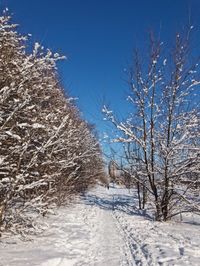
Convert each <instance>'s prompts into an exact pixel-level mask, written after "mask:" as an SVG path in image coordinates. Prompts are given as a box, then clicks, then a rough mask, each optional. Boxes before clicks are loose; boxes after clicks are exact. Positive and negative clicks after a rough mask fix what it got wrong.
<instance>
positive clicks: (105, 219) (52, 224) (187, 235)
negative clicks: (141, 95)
mask: <svg viewBox="0 0 200 266" xmlns="http://www.w3.org/2000/svg"><path fill="white" fill-rule="evenodd" d="M190 218H191V217H190ZM44 219H45V222H46V223H47V229H46V230H45V231H44V232H43V233H42V234H41V235H39V236H35V237H34V238H33V240H32V241H28V242H23V241H20V239H19V237H16V236H14V237H11V238H10V237H9V238H7V237H4V238H2V239H1V242H0V266H26V265H27V266H35V265H40V266H86V265H88V266H132V265H138V266H143V265H144V266H148V265H152V266H153V265H163V266H168V265H194V266H195V265H199V261H200V249H199V247H200V237H199V234H200V233H199V230H200V223H199V222H200V221H198V220H197V221H196V223H195V224H191V221H190V220H191V219H190V220H188V222H187V223H182V224H181V223H174V224H172V223H163V224H162V223H156V222H153V221H151V220H150V219H148V218H144V217H143V216H141V215H140V214H139V212H138V211H137V209H136V208H135V199H134V196H133V194H132V193H129V191H127V190H125V189H122V188H110V189H109V190H107V189H105V188H104V187H101V186H98V187H97V188H96V189H94V190H93V191H92V192H90V193H88V194H87V195H85V196H84V197H82V198H80V199H78V200H77V201H76V203H75V204H73V205H71V206H69V207H62V208H60V209H59V210H58V212H57V215H52V216H50V217H47V218H44ZM193 219H194V217H193Z"/></svg>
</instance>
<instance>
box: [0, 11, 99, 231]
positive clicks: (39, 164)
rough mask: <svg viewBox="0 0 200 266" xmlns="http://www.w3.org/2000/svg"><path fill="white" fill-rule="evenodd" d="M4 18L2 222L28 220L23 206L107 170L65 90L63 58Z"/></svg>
mask: <svg viewBox="0 0 200 266" xmlns="http://www.w3.org/2000/svg"><path fill="white" fill-rule="evenodd" d="M16 28H17V25H15V24H12V23H11V22H10V17H9V16H7V15H6V14H4V15H3V16H2V17H0V225H1V229H2V230H3V228H5V226H10V225H12V223H13V221H15V223H17V224H21V223H22V224H23V223H27V220H28V218H27V217H26V218H24V212H27V211H32V210H33V209H34V210H38V211H39V212H43V213H44V212H45V211H46V208H48V206H49V205H50V203H53V202H54V203H57V204H61V203H62V202H63V201H64V200H65V198H66V197H67V196H68V195H70V194H72V193H76V192H80V191H84V190H86V189H87V188H88V187H90V186H91V185H92V184H94V183H95V182H96V180H97V179H98V178H99V177H100V176H101V175H102V173H103V163H102V159H101V151H100V147H99V144H98V141H97V139H96V137H95V135H94V133H93V130H92V129H91V126H89V125H88V124H87V123H86V122H85V121H84V120H82V119H81V118H80V114H79V112H78V110H77V108H76V107H75V106H74V105H73V104H72V103H71V101H70V99H69V98H67V97H65V96H64V93H63V90H62V88H61V86H60V83H59V80H58V77H57V71H56V62H57V60H60V59H62V57H61V56H59V54H57V53H56V54H53V53H52V52H51V51H50V50H47V51H44V49H43V47H41V46H40V45H39V44H38V43H36V44H35V45H34V48H33V50H32V52H28V51H30V50H31V48H30V45H29V42H28V40H27V37H24V36H21V35H20V34H19V33H18V32H17V31H16Z"/></svg>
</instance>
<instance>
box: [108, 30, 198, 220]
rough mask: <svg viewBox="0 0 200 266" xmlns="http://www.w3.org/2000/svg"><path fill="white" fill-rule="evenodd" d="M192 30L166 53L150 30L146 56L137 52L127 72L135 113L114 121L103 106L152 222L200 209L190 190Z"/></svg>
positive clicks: (194, 81) (194, 107)
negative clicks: (152, 212)
mask: <svg viewBox="0 0 200 266" xmlns="http://www.w3.org/2000/svg"><path fill="white" fill-rule="evenodd" d="M191 30H192V27H190V28H189V30H188V31H187V34H186V35H184V36H183V35H180V34H177V35H176V40H175V46H174V48H173V49H172V50H171V51H170V53H169V55H168V56H166V55H165V51H164V48H163V43H162V42H160V41H157V40H156V39H155V38H154V36H153V34H150V51H149V57H148V58H147V59H146V61H145V60H144V59H145V58H146V57H145V55H142V56H141V55H140V53H139V51H135V55H134V60H133V65H132V67H131V68H130V69H129V70H128V71H127V73H128V85H129V87H130V95H128V100H129V101H130V103H131V104H132V105H133V113H132V114H131V115H130V117H128V119H127V120H126V121H122V122H120V121H118V120H117V119H116V117H115V115H114V114H113V112H112V111H110V110H108V108H107V107H106V106H104V108H103V112H104V113H105V115H106V118H107V120H109V121H110V122H112V124H113V125H114V126H115V127H116V128H117V129H118V132H120V133H121V137H118V138H114V141H116V142H122V143H124V144H126V145H129V146H130V145H131V147H132V149H131V150H130V147H129V152H128V153H127V151H126V153H125V156H126V158H127V159H128V161H129V163H130V165H131V169H134V171H133V172H132V178H133V179H134V180H136V182H138V184H140V185H141V186H144V187H145V190H146V191H147V192H148V198H150V199H151V200H152V198H153V202H154V206H155V219H156V220H164V221H166V220H168V219H170V218H171V217H173V216H174V215H176V214H178V213H180V212H187V211H199V210H200V209H199V207H198V202H197V197H196V198H195V195H194V193H193V189H194V185H195V184H196V182H197V180H198V179H199V165H200V146H199V137H200V132H199V122H200V113H199V102H198V99H197V98H198V97H199V85H200V77H199V75H200V71H199V64H198V63H199V60H198V59H197V60H195V61H194V62H192V60H191V58H192V57H191V53H190V49H189V48H190V46H189V36H190V31H191ZM195 99H197V101H196V100H195Z"/></svg>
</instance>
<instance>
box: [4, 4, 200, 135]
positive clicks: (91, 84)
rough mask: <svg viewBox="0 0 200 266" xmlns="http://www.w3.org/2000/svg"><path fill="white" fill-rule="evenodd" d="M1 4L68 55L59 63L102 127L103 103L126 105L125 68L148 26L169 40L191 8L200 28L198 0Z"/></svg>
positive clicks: (29, 29) (91, 118) (72, 91)
mask: <svg viewBox="0 0 200 266" xmlns="http://www.w3.org/2000/svg"><path fill="white" fill-rule="evenodd" d="M0 5H1V8H3V7H8V8H9V10H10V12H12V13H13V18H14V21H15V22H17V23H19V24H20V31H21V32H23V33H31V34H32V35H33V37H32V40H33V41H38V42H40V43H42V44H43V45H45V46H46V47H49V48H50V49H52V50H53V51H58V52H60V53H61V54H64V55H66V56H67V57H68V60H67V61H66V62H63V63H62V64H61V65H60V67H59V69H60V75H61V79H62V82H63V84H64V86H65V88H66V89H67V90H68V91H69V92H70V95H71V96H74V97H78V98H79V100H78V106H79V107H80V109H81V111H82V113H83V116H84V117H85V118H86V119H87V120H89V121H90V122H92V123H95V124H96V125H97V129H98V130H100V131H102V130H104V122H103V120H102V115H101V108H102V105H103V103H104V102H106V103H108V104H110V105H111V106H112V107H113V109H115V110H118V112H119V114H123V111H124V110H126V105H125V104H126V102H125V104H124V99H125V98H126V91H127V90H128V89H127V87H126V84H125V81H124V74H123V69H124V68H125V67H126V66H127V64H128V62H130V59H131V55H132V51H133V49H134V48H135V47H138V46H139V47H140V48H141V47H145V46H146V45H147V44H148V43H147V33H148V31H149V30H150V29H152V30H154V31H155V33H157V34H159V33H160V35H161V39H163V40H164V41H166V42H169V43H170V41H171V40H172V38H173V36H174V33H175V32H176V31H178V30H181V29H182V28H183V26H184V25H185V24H187V23H188V17H189V14H190V13H191V20H192V22H193V24H194V26H195V28H196V29H197V32H199V27H200V1H199V0H132V1H131V0H107V1H106V0H93V1H92V0H57V1H53V0H34V1H28V0H0ZM198 36H199V34H198ZM197 42H198V38H197Z"/></svg>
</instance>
